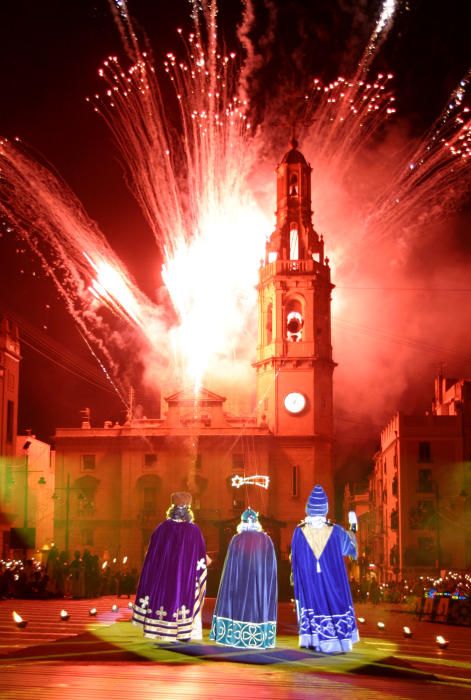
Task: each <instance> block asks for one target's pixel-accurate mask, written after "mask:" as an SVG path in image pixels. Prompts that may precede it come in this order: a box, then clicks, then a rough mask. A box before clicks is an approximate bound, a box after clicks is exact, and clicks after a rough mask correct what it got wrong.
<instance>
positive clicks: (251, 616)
mask: <svg viewBox="0 0 471 700" xmlns="http://www.w3.org/2000/svg"><path fill="white" fill-rule="evenodd" d="M237 533H238V534H237V535H234V537H233V538H232V540H231V542H230V544H229V549H228V550H227V556H226V560H225V563H224V569H223V572H222V577H221V583H220V586H219V592H218V596H217V600H216V606H215V609H214V615H213V621H212V626H211V632H210V639H212V640H214V641H215V642H217V643H218V644H223V645H225V646H231V647H242V648H249V649H269V648H273V647H274V646H275V642H276V613H277V597H278V596H277V567H276V557H275V549H274V547H273V542H272V541H271V539H270V537H269V536H268V535H267V534H266V533H265V532H263V529H262V526H261V524H260V521H259V519H258V514H257V513H256V512H255V511H254V510H252V509H251V508H248V509H247V510H245V511H244V512H243V513H242V517H241V522H240V524H239V525H238V527H237Z"/></svg>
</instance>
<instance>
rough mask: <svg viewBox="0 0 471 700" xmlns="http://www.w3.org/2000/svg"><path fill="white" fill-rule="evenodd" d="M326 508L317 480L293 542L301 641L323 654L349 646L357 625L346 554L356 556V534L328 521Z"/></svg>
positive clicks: (339, 651) (325, 497)
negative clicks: (345, 560)
mask: <svg viewBox="0 0 471 700" xmlns="http://www.w3.org/2000/svg"><path fill="white" fill-rule="evenodd" d="M328 509H329V504H328V500H327V495H326V493H325V491H324V489H323V488H322V486H319V485H317V486H315V487H314V489H313V491H312V493H311V495H310V496H309V500H308V502H307V505H306V513H307V517H306V518H305V520H304V521H303V522H302V523H301V524H300V525H299V526H298V527H297V528H296V529H295V531H294V534H293V540H292V545H291V566H292V570H293V582H294V597H295V600H296V612H297V616H298V627H299V646H300V647H305V648H310V649H315V650H316V651H321V652H323V653H325V654H334V653H341V652H347V651H351V649H352V644H354V643H355V642H358V640H359V635H358V628H357V624H356V619H355V612H354V610H353V602H352V596H351V592H350V586H349V583H348V578H347V572H346V569H345V562H344V560H343V557H344V556H350V557H354V558H355V559H356V556H357V546H356V538H355V534H354V533H353V532H347V531H346V530H344V529H343V528H342V527H340V526H339V525H331V524H330V523H327V521H326V515H327V512H328Z"/></svg>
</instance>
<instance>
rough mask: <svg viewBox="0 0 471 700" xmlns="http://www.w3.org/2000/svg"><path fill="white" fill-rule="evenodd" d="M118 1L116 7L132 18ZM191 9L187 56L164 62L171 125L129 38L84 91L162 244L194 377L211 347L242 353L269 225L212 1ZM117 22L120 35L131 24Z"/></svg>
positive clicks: (179, 338)
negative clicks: (124, 52) (99, 91)
mask: <svg viewBox="0 0 471 700" xmlns="http://www.w3.org/2000/svg"><path fill="white" fill-rule="evenodd" d="M119 5H120V8H121V9H120V12H119V13H118V14H116V13H115V17H117V18H118V19H119V21H120V22H123V21H124V23H125V24H129V21H128V18H127V15H126V14H125V15H124V19H123V13H122V3H119ZM192 8H193V13H192V17H193V26H194V32H193V33H192V34H190V36H189V37H188V39H186V40H185V39H184V38H183V36H181V38H182V46H183V53H184V58H183V59H182V60H179V59H177V57H176V56H175V55H174V54H168V55H167V58H166V61H165V63H164V70H165V72H166V73H167V76H168V78H169V80H170V83H171V87H172V88H173V91H174V96H173V99H174V102H175V104H176V105H178V110H179V127H180V128H179V129H174V130H172V131H171V130H170V126H169V125H170V124H171V109H172V108H170V112H169V108H168V106H167V103H168V99H166V100H164V99H163V93H162V90H163V87H162V85H161V82H159V80H158V79H157V77H156V73H155V70H154V68H153V66H152V65H151V62H150V60H149V58H148V57H147V55H146V54H145V53H144V52H141V51H140V48H139V46H138V44H137V43H134V44H133V45H132V52H131V53H132V58H133V61H134V62H133V65H132V66H131V68H130V69H129V70H128V71H126V72H125V71H123V69H122V68H121V67H120V66H119V64H118V62H117V60H116V58H111V59H109V60H108V61H107V62H106V63H105V65H104V68H103V69H102V70H101V71H100V75H101V76H102V77H103V78H104V79H105V80H106V82H107V90H106V94H105V95H104V97H103V99H100V98H99V97H98V96H96V97H95V99H94V100H92V102H93V104H94V108H95V109H96V111H97V112H99V114H101V116H103V118H104V119H105V121H106V122H107V124H108V126H109V127H110V129H111V131H112V133H113V135H114V137H115V140H116V143H117V145H118V147H119V148H120V151H121V154H122V156H123V159H124V162H125V166H126V168H127V171H128V175H129V179H130V181H131V182H132V188H133V191H134V192H135V194H136V198H137V201H138V202H139V204H140V206H141V207H142V210H143V212H144V214H145V216H146V218H147V220H148V222H149V225H150V227H151V229H152V230H153V232H154V236H155V239H156V242H157V245H158V246H159V248H160V250H161V251H162V252H163V254H164V268H163V278H164V282H165V284H166V286H167V288H168V290H169V292H170V296H171V298H172V302H173V304H174V307H175V309H176V311H177V313H178V315H179V320H180V321H179V325H178V327H176V328H175V329H174V331H173V333H172V337H173V343H174V344H175V347H176V348H177V355H180V357H181V367H182V368H183V369H185V370H186V372H187V373H188V374H190V375H191V377H192V381H193V382H194V384H195V386H197V385H199V384H200V383H201V381H202V378H203V375H204V372H205V370H206V368H207V367H208V366H209V365H210V364H212V365H213V371H217V370H216V369H215V368H214V363H216V364H217V361H218V358H220V359H221V358H222V359H223V360H224V359H226V358H228V357H233V356H234V354H237V351H238V350H239V353H238V354H239V356H242V357H241V359H242V358H243V355H244V352H243V348H242V351H241V347H242V346H243V344H244V342H243V341H244V334H245V321H246V317H247V313H248V309H253V307H254V305H255V293H254V285H255V284H256V281H257V268H258V264H259V260H260V258H261V257H262V255H263V246H264V241H265V232H266V231H267V230H268V225H267V222H266V220H265V218H264V217H263V215H262V213H261V212H260V211H259V210H258V208H257V206H256V205H255V202H254V199H253V197H252V195H251V192H250V190H249V188H248V187H247V178H248V175H249V173H250V169H251V167H252V165H253V163H254V159H255V157H256V153H255V151H254V149H251V148H248V141H249V139H250V136H251V131H250V126H249V124H248V122H247V116H246V105H245V104H244V103H243V102H242V101H240V100H239V99H238V98H237V96H236V94H237V82H236V79H235V78H236V75H235V69H234V66H233V62H234V58H235V56H234V55H233V54H231V55H229V56H228V55H226V54H225V52H224V51H223V50H222V49H221V48H220V46H219V43H220V42H219V41H218V28H217V23H216V16H217V5H216V3H215V2H206V3H204V4H203V11H201V9H200V8H199V3H197V2H196V0H195V2H193V3H192ZM125 29H126V27H124V28H123V30H122V34H123V33H127V34H129V33H132V27H131V29H129V28H128V30H127V31H126V32H125ZM179 33H180V35H182V33H181V31H180V32H179ZM128 53H129V45H128ZM228 256H230V259H231V262H230V264H229V265H227V262H228ZM216 289H217V290H219V292H218V294H215V293H214V290H216ZM203 328H205V331H202V329H203ZM250 352H251V350H250ZM243 359H245V360H247V359H248V358H243Z"/></svg>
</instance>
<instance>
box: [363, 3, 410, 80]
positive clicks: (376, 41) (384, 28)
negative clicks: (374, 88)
mask: <svg viewBox="0 0 471 700" xmlns="http://www.w3.org/2000/svg"><path fill="white" fill-rule="evenodd" d="M399 4H400V3H399V0H384V1H383V4H382V6H381V12H380V14H379V17H378V21H377V22H376V25H375V28H374V30H373V33H372V34H371V36H370V39H369V41H368V44H367V45H366V49H365V50H364V52H363V56H362V58H361V60H360V62H359V64H358V71H357V73H356V76H355V80H361V79H362V78H364V77H365V76H366V74H367V72H368V69H369V68H370V66H371V63H372V61H373V59H374V57H375V56H376V54H377V53H378V50H379V48H380V46H381V44H382V43H383V41H384V40H385V38H386V36H387V33H388V31H389V29H390V28H391V26H392V24H393V21H394V16H395V14H396V12H397V9H398V5H399Z"/></svg>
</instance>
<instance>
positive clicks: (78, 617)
mask: <svg viewBox="0 0 471 700" xmlns="http://www.w3.org/2000/svg"><path fill="white" fill-rule="evenodd" d="M113 604H117V605H118V606H119V609H118V611H117V612H113V611H112V605H113ZM213 606H214V599H207V601H206V603H205V608H204V626H205V631H204V640H203V642H201V643H197V642H193V643H189V644H176V645H156V644H155V643H152V641H150V640H145V639H143V637H142V634H141V632H140V629H139V628H136V627H134V626H133V625H131V624H130V621H129V620H130V615H131V611H130V610H129V608H128V601H127V599H123V598H121V599H117V598H116V597H111V596H108V597H104V598H99V599H96V600H86V601H84V600H81V601H78V600H77V601H72V600H47V601H36V600H29V601H26V600H5V601H0V697H1V698H2V700H59V699H60V700H66V699H68V698H70V699H71V700H88V698H90V699H91V700H102V698H103V699H104V698H106V699H107V700H128V699H129V700H150V699H151V698H152V700H154V699H155V698H159V699H160V698H162V699H163V700H179V699H181V698H194V699H195V700H202V699H203V698H204V699H205V700H208V699H209V700H212V699H213V698H214V699H216V698H221V699H222V698H224V699H227V700H233V699H235V698H243V699H245V698H247V700H248V699H249V698H250V699H251V698H257V700H264V699H265V698H266V699H267V700H268V699H269V700H286V699H288V698H293V699H294V700H301V699H304V698H326V699H327V700H330V698H336V699H340V698H341V700H356V699H360V698H361V700H370V699H372V698H378V697H380V698H384V699H386V700H388V699H390V698H391V699H392V698H401V699H402V698H424V697H430V698H432V697H433V698H453V699H454V700H458V699H460V698H470V699H471V628H469V627H455V626H450V625H444V624H439V623H431V622H428V621H426V620H422V621H420V622H419V621H418V620H417V618H416V617H415V615H413V614H412V613H411V612H409V611H407V608H406V607H405V606H403V605H394V604H383V605H378V606H376V607H375V606H373V605H371V604H357V605H356V606H355V611H356V614H357V617H364V618H365V622H364V623H359V629H360V635H361V641H360V642H359V643H358V644H357V645H355V647H354V651H353V652H351V653H350V654H345V655H338V656H325V655H322V654H316V653H314V652H310V651H306V650H302V649H299V648H298V646H297V637H296V620H295V615H294V611H293V607H292V605H291V604H289V603H281V604H280V606H279V624H278V637H277V647H276V649H271V650H267V651H263V652H260V651H256V650H253V651H252V650H245V651H240V650H235V649H230V648H229V649H228V648H225V647H219V646H216V645H214V644H212V643H210V642H209V641H208V627H209V623H210V619H211V612H212V608H213ZM93 607H96V609H97V614H96V616H90V614H89V610H90V609H91V608H93ZM62 609H66V610H67V612H68V613H69V614H70V617H69V619H68V620H67V621H62V620H61V619H60V611H61V610H62ZM13 610H16V611H17V612H18V613H19V614H20V615H21V616H22V617H23V618H24V619H25V620H27V622H28V624H27V626H26V627H25V628H24V629H19V628H18V627H17V626H16V625H15V623H14V622H13V620H12V612H13ZM379 621H381V622H384V624H385V627H384V629H383V630H381V629H379V628H378V627H377V623H378V622H379ZM404 625H408V626H409V627H410V628H411V630H412V632H413V636H412V637H411V638H405V637H404V635H403V631H402V628H403V626H404ZM437 634H441V635H443V636H444V637H445V638H446V639H447V640H448V641H449V645H448V647H447V648H446V649H439V647H438V646H437V645H436V642H435V637H436V635H437Z"/></svg>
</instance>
